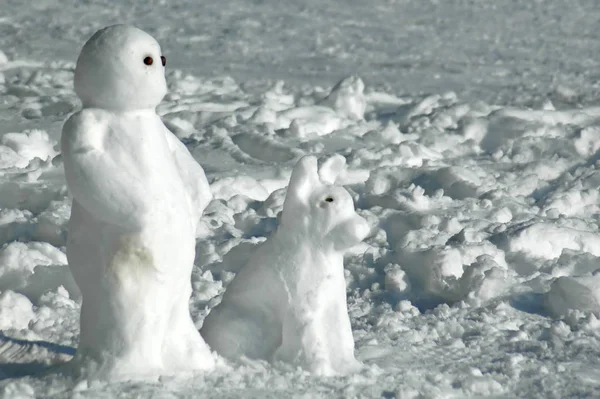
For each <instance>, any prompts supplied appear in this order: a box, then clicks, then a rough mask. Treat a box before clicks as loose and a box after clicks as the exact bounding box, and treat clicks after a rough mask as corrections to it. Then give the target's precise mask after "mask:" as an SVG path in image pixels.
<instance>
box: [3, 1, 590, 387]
mask: <svg viewBox="0 0 600 399" xmlns="http://www.w3.org/2000/svg"><path fill="white" fill-rule="evenodd" d="M1 11H2V12H3V13H2V14H1V15H0V93H1V94H0V122H1V123H0V243H1V245H2V246H1V247H0V328H1V329H2V333H1V335H0V372H1V375H2V377H3V380H2V381H1V382H0V394H1V395H2V396H4V397H9V398H13V397H23V398H26V397H58V398H62V397H107V398H108V397H110V398H112V397H132V396H139V397H149V396H153V397H161V398H162V397H248V396H253V397H277V398H279V397H285V396H291V397H298V396H303V397H305V396H306V397H315V396H316V397H335V396H338V397H342V396H343V397H388V398H391V397H397V398H417V397H422V398H444V397H446V398H450V397H509V398H510V397H598V396H600V371H599V370H600V360H599V359H600V322H599V320H598V318H599V317H600V280H599V278H598V273H597V269H598V268H600V261H599V258H600V234H599V226H598V224H599V223H600V209H599V207H600V198H599V194H598V190H599V189H600V164H599V161H600V155H599V154H600V153H599V151H600V122H599V121H600V108H599V107H598V106H597V105H598V101H597V100H596V98H597V97H598V95H599V94H600V93H599V90H598V87H599V85H598V72H597V71H599V70H600V65H599V64H600V62H599V61H598V60H597V58H594V57H596V55H597V54H599V53H600V48H598V47H599V43H600V41H599V40H598V37H597V34H596V33H597V21H598V18H599V17H600V9H598V5H597V2H596V1H592V0H589V1H587V0H580V1H576V2H563V1H558V0H547V1H513V0H499V1H495V2H487V1H466V0H465V1H462V0H457V1H452V2H436V1H416V0H415V1H412V0H399V1H374V2H352V1H351V2H344V3H343V5H342V4H341V3H338V2H333V1H319V2H312V1H310V2H307V3H293V4H291V3H283V2H274V1H264V2H254V3H252V4H250V3H247V2H245V1H244V2H241V1H237V0H232V1H231V2H226V3H223V2H213V3H211V4H206V5H197V2H191V1H185V0H180V1H165V2H161V1H151V2H144V3H143V4H141V3H136V5H135V6H132V4H130V2H129V1H124V2H118V4H116V3H115V2H110V3H108V2H106V3H105V2H103V1H101V0H90V1H87V2H79V1H75V0H73V1H72V2H69V1H66V2H57V1H53V0H48V1H42V2H35V4H33V3H32V4H26V3H25V2H20V1H13V0H8V1H7V2H4V3H2V7H1ZM116 22H128V23H132V24H135V25H137V26H139V27H140V28H142V29H144V30H146V31H148V32H149V33H150V34H151V35H152V36H154V37H155V38H156V39H157V40H158V42H159V43H160V45H161V48H162V51H163V53H164V54H165V55H166V56H167V59H168V61H167V68H166V81H167V86H168V94H167V96H166V97H165V98H164V100H163V101H162V102H161V103H160V105H159V106H158V108H157V113H158V115H159V116H160V117H161V118H162V120H163V122H164V124H165V126H166V127H167V128H168V129H169V130H171V131H172V132H173V133H174V134H175V135H176V136H177V137H178V138H179V139H180V141H178V143H179V142H181V143H183V144H182V145H185V146H187V149H188V150H189V151H190V153H191V154H192V155H193V157H194V158H195V159H196V160H197V161H198V162H199V163H200V164H201V165H202V166H203V168H204V170H205V172H206V176H207V178H208V181H209V183H210V189H211V192H212V195H213V200H212V201H211V202H210V203H209V204H208V206H207V207H206V210H205V212H204V216H203V217H202V218H201V219H200V222H199V224H198V226H197V228H196V234H195V235H196V244H195V249H196V258H195V261H194V267H193V270H192V277H191V285H192V293H191V300H190V303H189V305H190V311H191V316H192V319H193V322H194V324H195V328H196V329H197V330H200V329H201V328H202V324H203V322H204V319H205V317H206V315H207V314H208V312H209V311H210V310H211V309H212V308H215V306H217V305H218V303H219V302H220V301H221V298H222V294H223V293H224V292H225V289H226V287H227V286H228V285H229V284H230V283H231V284H233V283H232V281H235V276H236V274H237V273H241V271H240V270H242V269H243V266H244V265H245V264H246V263H247V262H248V260H249V259H252V257H253V256H254V255H253V254H254V253H255V251H256V250H257V248H259V246H260V245H261V244H263V243H264V242H265V241H266V240H268V239H270V238H272V237H273V232H274V231H275V229H276V227H277V226H278V223H279V221H278V218H279V219H281V218H282V216H283V214H282V213H281V211H282V209H283V208H284V199H285V190H282V189H284V188H285V187H286V186H287V185H288V182H289V180H290V176H291V173H292V169H293V167H294V165H295V164H296V163H297V162H298V161H299V160H300V159H301V158H302V157H303V156H306V155H315V156H318V157H321V156H326V157H327V156H331V154H334V153H337V154H339V155H340V156H343V157H344V158H345V159H346V161H347V168H346V171H345V172H344V173H343V174H342V175H340V176H339V177H338V179H337V180H336V184H340V185H343V186H344V188H345V190H347V192H348V193H349V195H350V196H351V197H352V199H353V202H354V205H355V208H356V213H357V214H358V215H360V217H362V218H364V219H365V220H366V221H367V223H368V225H369V226H370V231H369V234H368V235H367V237H366V238H365V240H364V241H363V242H362V243H361V244H359V245H356V246H354V247H353V248H351V249H350V250H349V251H348V252H346V253H345V256H344V259H343V262H344V277H345V283H346V300H347V306H348V313H349V318H350V324H351V329H352V333H353V338H354V342H355V357H356V359H357V360H358V361H360V362H361V363H362V364H363V365H364V367H363V368H361V369H360V370H358V371H356V372H353V373H349V374H347V375H342V376H334V377H323V376H315V375H313V374H310V373H309V372H308V371H306V370H303V369H302V368H298V367H295V366H294V365H290V364H289V363H286V362H275V363H273V364H271V363H268V362H266V361H263V360H256V359H249V358H246V359H241V360H225V359H220V360H219V361H218V362H217V365H216V368H215V369H214V370H213V371H210V372H194V373H189V372H185V373H176V374H174V375H167V376H164V377H161V378H160V379H158V380H155V381H150V382H145V383H136V382H128V381H124V382H120V383H116V382H115V383H107V382H104V381H100V380H95V379H82V380H76V381H75V380H73V379H71V378H70V377H69V376H67V375H66V374H61V373H56V372H55V371H56V370H57V368H58V370H59V371H60V367H61V365H63V364H65V363H66V362H68V361H69V360H70V359H71V358H72V357H73V355H74V354H75V350H76V348H77V343H78V341H79V338H80V327H79V314H80V311H81V303H82V293H81V292H80V290H79V289H78V288H77V284H76V283H75V281H74V280H73V277H72V275H71V273H70V271H69V267H68V266H67V264H68V262H67V256H66V248H65V246H66V242H67V237H68V234H67V233H68V231H67V230H68V229H67V222H68V220H69V217H70V214H71V197H69V196H68V191H67V187H66V179H65V176H64V173H63V161H64V157H63V156H62V154H61V150H60V145H59V137H60V132H61V128H62V125H63V123H64V121H65V119H67V118H68V117H69V115H71V114H72V113H74V112H76V111H78V110H79V109H80V107H81V103H80V102H79V100H78V98H77V96H76V95H75V91H74V87H73V80H74V69H75V61H76V59H77V55H78V53H79V51H80V50H81V47H82V45H83V43H84V42H85V40H86V39H87V38H89V37H90V36H91V35H92V33H93V32H94V31H96V30H97V29H98V28H101V27H102V26H106V25H110V24H113V23H116ZM320 178H321V180H323V181H328V178H330V176H329V177H328V176H326V174H325V175H323V176H320ZM266 242H267V243H268V241H266ZM263 245H264V244H263Z"/></svg>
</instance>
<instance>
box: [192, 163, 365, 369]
mask: <svg viewBox="0 0 600 399" xmlns="http://www.w3.org/2000/svg"><path fill="white" fill-rule="evenodd" d="M340 159H342V160H343V157H334V158H332V160H333V162H329V163H326V164H325V165H324V166H323V167H322V169H327V168H333V169H335V168H339V166H340V164H341V163H343V162H344V161H340ZM336 165H337V166H336ZM368 231H369V227H368V225H367V223H366V221H365V220H364V219H363V218H362V217H360V216H359V215H357V214H356V213H355V212H354V206H353V202H352V198H351V197H350V195H349V194H348V192H347V191H346V190H344V189H343V188H342V187H339V186H334V185H332V184H323V182H321V181H320V180H319V176H318V173H317V161H316V158H314V157H312V156H309V157H305V158H303V159H302V160H300V162H299V163H298V165H297V166H296V167H295V168H294V171H293V174H292V178H291V180H290V185H289V186H288V193H287V196H286V200H285V204H284V209H283V213H282V218H281V224H280V225H279V226H278V228H277V230H276V232H275V233H274V234H273V236H272V237H270V238H269V239H268V240H267V241H266V242H265V243H264V244H262V245H261V246H260V247H259V248H258V249H257V250H256V252H255V253H254V254H253V255H252V257H251V258H250V259H249V261H248V263H247V264H246V265H245V266H244V267H243V268H242V269H241V270H240V272H239V273H238V274H237V275H236V276H235V278H234V279H233V281H232V282H231V283H230V285H229V286H228V287H227V289H226V291H225V294H224V296H223V299H222V301H221V303H220V304H219V305H217V306H216V307H215V308H213V309H212V310H211V312H210V313H209V314H208V316H207V317H206V319H205V321H204V325H203V327H202V329H201V333H202V335H203V337H204V338H205V339H206V341H207V342H208V344H209V345H210V346H211V348H212V349H213V350H215V351H217V352H218V353H219V354H221V355H223V356H225V357H227V358H238V357H241V356H246V357H248V358H256V359H266V360H281V361H284V362H287V363H291V364H294V365H298V366H300V367H303V368H304V369H307V370H309V371H311V372H313V373H315V374H320V375H332V374H343V373H347V372H350V371H352V370H355V369H356V368H357V367H358V366H359V363H358V362H357V361H356V359H355V357H354V339H353V337H352V329H351V326H350V319H349V316H348V309H347V305H346V283H345V278H344V265H343V254H344V252H345V251H346V250H347V249H348V248H350V247H352V246H353V245H355V244H358V243H359V242H360V241H362V239H364V237H365V236H366V234H367V233H368Z"/></svg>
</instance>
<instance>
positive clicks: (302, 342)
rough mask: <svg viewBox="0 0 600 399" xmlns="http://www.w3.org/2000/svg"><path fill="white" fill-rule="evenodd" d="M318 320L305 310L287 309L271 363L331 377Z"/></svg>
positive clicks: (327, 355) (329, 362)
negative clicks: (277, 346) (284, 363)
mask: <svg viewBox="0 0 600 399" xmlns="http://www.w3.org/2000/svg"><path fill="white" fill-rule="evenodd" d="M321 320H322V318H321V317H318V315H317V314H316V313H315V312H314V311H311V310H308V309H290V310H289V311H288V312H287V314H286V316H285V318H284V320H283V327H282V340H281V346H280V347H279V348H278V349H277V350H276V351H275V355H274V357H273V358H274V360H282V361H285V362H287V363H291V364H297V365H300V366H301V367H303V368H305V369H307V370H308V371H310V372H311V373H314V374H317V375H325V376H329V375H334V374H335V371H334V370H333V368H332V367H331V361H330V358H329V349H328V348H327V339H326V336H325V331H324V328H325V326H324V325H322V323H321Z"/></svg>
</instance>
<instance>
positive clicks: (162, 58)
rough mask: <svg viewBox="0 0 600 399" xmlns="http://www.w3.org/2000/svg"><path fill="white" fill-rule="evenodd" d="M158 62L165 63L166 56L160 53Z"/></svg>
mask: <svg viewBox="0 0 600 399" xmlns="http://www.w3.org/2000/svg"><path fill="white" fill-rule="evenodd" d="M160 62H162V64H163V66H165V65H167V57H165V56H164V55H161V56H160Z"/></svg>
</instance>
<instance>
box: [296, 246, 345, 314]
mask: <svg viewBox="0 0 600 399" xmlns="http://www.w3.org/2000/svg"><path fill="white" fill-rule="evenodd" d="M313 256H314V255H313ZM313 256H308V257H307V258H305V262H306V263H305V264H304V265H303V266H301V267H300V268H298V269H297V273H296V274H295V275H289V276H287V278H286V280H287V288H288V294H289V295H290V296H291V297H292V298H290V299H292V301H293V302H294V303H296V304H300V305H301V307H302V311H305V312H307V313H310V314H317V313H320V310H324V309H326V308H328V307H329V306H331V305H332V304H333V303H336V302H338V301H345V300H346V281H345V279H344V266H343V263H342V262H343V261H342V260H341V259H332V258H330V257H320V256H317V257H316V258H315V257H313ZM307 261H308V262H307Z"/></svg>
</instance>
